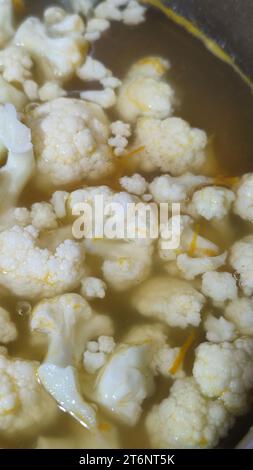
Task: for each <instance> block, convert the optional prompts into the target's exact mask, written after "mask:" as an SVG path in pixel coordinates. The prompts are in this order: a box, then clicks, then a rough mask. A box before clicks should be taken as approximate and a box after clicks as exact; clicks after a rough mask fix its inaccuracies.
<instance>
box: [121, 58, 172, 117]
mask: <svg viewBox="0 0 253 470" xmlns="http://www.w3.org/2000/svg"><path fill="white" fill-rule="evenodd" d="M168 68H169V64H168V62H167V61H165V60H164V59H162V58H160V57H145V58H143V59H141V60H139V61H138V62H137V63H135V64H134V65H133V66H132V67H131V68H130V70H129V72H128V74H127V76H126V78H125V80H124V81H123V83H122V85H121V87H120V88H119V94H118V99H117V111H118V113H119V115H120V117H121V118H122V119H123V120H124V121H130V122H133V121H136V119H137V117H138V116H149V117H152V118H158V119H163V118H165V117H167V116H170V115H171V113H172V110H173V104H174V91H173V89H172V87H171V86H170V85H169V84H168V83H166V82H165V81H164V80H163V76H164V74H165V73H166V72H167V70H168Z"/></svg>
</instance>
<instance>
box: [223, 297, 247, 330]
mask: <svg viewBox="0 0 253 470" xmlns="http://www.w3.org/2000/svg"><path fill="white" fill-rule="evenodd" d="M224 315H225V317H226V319H227V320H229V321H230V322H232V323H233V324H234V325H235V328H236V330H237V331H238V333H239V334H240V335H247V336H253V299H252V298H251V299H249V298H247V297H241V298H238V299H235V300H232V302H230V303H229V304H228V305H227V306H226V309H225V312H224Z"/></svg>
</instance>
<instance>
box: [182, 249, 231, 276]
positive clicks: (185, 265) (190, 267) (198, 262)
mask: <svg viewBox="0 0 253 470" xmlns="http://www.w3.org/2000/svg"><path fill="white" fill-rule="evenodd" d="M226 258H227V253H226V252H225V253H223V254H221V255H219V256H203V258H192V257H191V256H189V255H187V254H185V253H184V254H181V255H178V257H177V267H178V269H179V270H180V272H181V273H182V275H183V277H184V279H187V280H192V279H195V277H197V276H199V275H200V274H203V273H206V272H209V271H215V270H216V269H218V268H220V267H221V266H223V265H224V264H225V262H226Z"/></svg>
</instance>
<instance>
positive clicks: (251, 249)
mask: <svg viewBox="0 0 253 470" xmlns="http://www.w3.org/2000/svg"><path fill="white" fill-rule="evenodd" d="M229 261H230V264H231V266H232V268H233V269H234V270H235V271H236V274H238V275H239V276H240V279H239V284H240V287H241V288H242V289H243V291H244V293H245V295H252V294H253V236H252V235H249V236H247V237H245V238H242V239H241V240H239V241H238V242H236V243H234V245H233V246H232V248H231V252H230V258H229Z"/></svg>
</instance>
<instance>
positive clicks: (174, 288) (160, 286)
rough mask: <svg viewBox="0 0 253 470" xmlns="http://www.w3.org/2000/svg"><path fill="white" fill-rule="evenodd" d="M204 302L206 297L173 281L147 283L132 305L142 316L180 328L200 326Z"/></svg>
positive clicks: (159, 279)
mask: <svg viewBox="0 0 253 470" xmlns="http://www.w3.org/2000/svg"><path fill="white" fill-rule="evenodd" d="M204 302H205V298H204V296H203V295H202V294H200V293H199V292H198V291H197V290H196V289H194V287H192V286H191V285H190V284H189V283H187V282H185V281H180V280H177V279H172V278H170V277H155V278H152V279H150V280H148V281H146V282H145V283H143V284H142V285H141V286H140V287H139V288H138V289H137V291H136V292H135V293H134V295H133V297H132V305H133V307H134V308H136V310H137V311H138V312H139V313H140V314H141V315H144V316H146V317H154V318H156V319H158V320H161V321H163V322H166V323H167V324H168V325H170V326H172V327H176V326H178V327H179V328H187V326H189V325H193V326H198V325H199V324H200V320H201V317H200V313H201V309H202V307H203V305H204Z"/></svg>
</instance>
